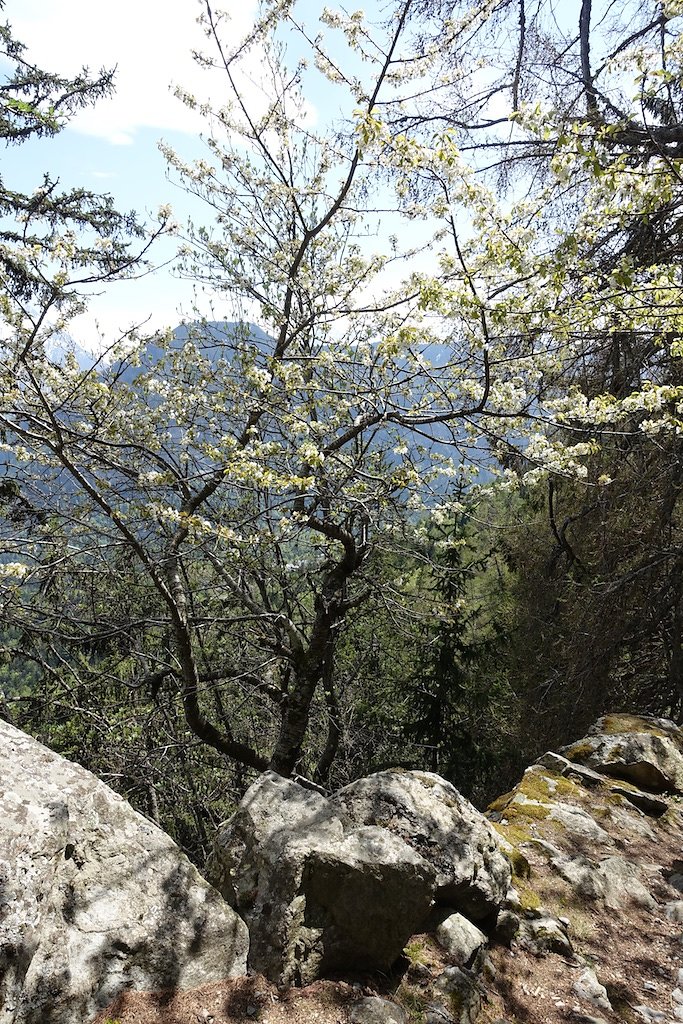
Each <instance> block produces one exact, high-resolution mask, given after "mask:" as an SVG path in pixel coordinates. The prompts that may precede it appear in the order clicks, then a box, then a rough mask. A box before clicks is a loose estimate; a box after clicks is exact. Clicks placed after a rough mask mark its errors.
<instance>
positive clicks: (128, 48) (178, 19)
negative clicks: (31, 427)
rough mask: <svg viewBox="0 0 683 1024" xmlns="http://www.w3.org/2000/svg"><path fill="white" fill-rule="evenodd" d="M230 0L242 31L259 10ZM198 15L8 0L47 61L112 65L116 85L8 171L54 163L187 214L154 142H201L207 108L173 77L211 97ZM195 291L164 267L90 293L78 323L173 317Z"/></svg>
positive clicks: (197, 151) (64, 65)
mask: <svg viewBox="0 0 683 1024" xmlns="http://www.w3.org/2000/svg"><path fill="white" fill-rule="evenodd" d="M226 6H227V5H226ZM230 6H231V7H234V8H235V14H234V19H233V21H234V32H235V34H238V33H240V32H241V31H242V30H243V29H244V27H245V26H247V25H248V24H249V22H250V21H251V19H252V18H253V12H254V7H255V4H254V2H253V0H240V2H239V3H238V4H237V3H231V4H230ZM198 14H199V4H198V3H197V0H117V3H116V4H105V3H94V2H93V0H7V3H6V6H5V10H4V16H5V18H6V20H7V21H9V22H10V24H11V25H12V26H13V29H14V33H15V36H16V37H17V38H18V39H20V40H21V41H23V42H24V43H26V45H27V47H28V56H29V57H30V58H31V59H33V60H34V61H35V62H36V63H37V64H38V65H39V66H41V67H44V68H46V69H48V70H54V71H59V72H60V73H63V74H75V73H77V72H78V71H79V70H80V69H81V68H82V67H83V66H84V65H86V66H87V67H88V68H89V69H90V70H91V71H92V72H94V71H97V70H98V69H99V68H101V67H108V68H110V67H116V68H117V73H116V84H117V88H116V93H115V95H114V96H113V97H112V98H111V99H109V100H104V101H102V102H100V103H98V104H97V105H96V106H95V107H94V108H92V109H88V110H86V111H83V112H82V113H80V114H79V115H78V116H77V117H76V118H75V119H74V120H73V122H72V123H71V124H70V126H69V128H68V129H65V130H64V131H63V132H62V133H61V134H60V135H59V136H58V137H57V138H55V139H45V140H38V141H36V142H31V143H29V144H26V145H24V146H18V147H11V148H9V149H6V150H5V151H4V153H3V158H2V159H3V165H2V167H3V169H2V175H3V178H4V180H5V182H6V183H7V184H8V185H9V186H10V187H12V186H15V187H17V188H22V189H24V190H27V191H31V190H32V189H33V188H35V187H36V186H37V185H38V184H39V183H40V179H41V175H42V173H43V172H44V171H48V170H49V171H50V173H51V174H52V175H53V176H55V175H56V176H58V177H60V179H61V180H62V181H63V182H64V183H65V184H69V185H83V186H84V187H86V188H90V189H93V190H96V191H103V192H109V193H111V194H112V195H113V196H114V198H115V200H116V203H117V206H118V207H119V208H122V209H132V208H135V209H137V210H139V211H140V212H141V213H143V214H144V212H145V211H149V213H150V214H154V213H155V211H156V210H157V209H158V207H159V206H160V205H161V204H164V203H171V204H172V206H173V207H174V210H176V212H177V215H178V219H179V220H180V221H184V220H185V218H186V216H187V214H188V212H190V211H191V209H192V207H191V204H190V203H189V201H188V198H187V197H186V196H185V195H184V194H183V192H182V191H181V190H180V189H179V188H178V187H177V186H175V185H173V184H172V183H171V182H169V181H167V180H166V176H165V161H164V158H163V157H162V155H161V154H160V153H159V151H158V146H157V143H158V140H159V139H161V138H163V139H164V140H165V141H166V142H169V143H171V145H172V146H173V147H174V148H176V149H177V150H179V151H180V152H181V153H183V155H187V156H193V155H194V156H199V155H203V152H204V151H203V149H202V147H201V145H200V143H199V141H198V133H199V131H200V130H201V128H202V122H201V119H200V118H199V117H198V116H197V115H194V114H192V113H191V112H190V111H188V110H187V109H186V108H185V107H184V106H183V104H182V103H181V102H180V101H179V100H178V99H176V98H175V96H174V95H173V85H175V84H178V85H182V86H183V87H185V88H188V89H189V90H191V91H196V92H197V93H198V94H200V95H203V96H205V95H207V94H208V93H210V92H211V83H210V76H207V73H206V72H203V71H201V70H200V69H198V68H197V66H196V64H195V63H194V61H193V60H192V57H191V50H192V48H201V47H202V45H203V43H204V41H205V40H204V37H203V35H202V32H201V30H200V28H199V26H198V25H197V24H196V18H197V15H198ZM213 98H214V99H216V97H215V96H214V97H213ZM195 210H196V207H195ZM174 249H175V243H174V244H173V245H171V244H170V243H169V245H168V246H166V247H165V248H163V249H161V248H160V249H159V250H158V251H157V259H158V260H159V261H162V260H164V259H167V258H170V257H171V256H172V254H173V252H174ZM191 294H192V289H191V286H190V285H189V283H186V282H180V281H177V280H172V279H169V277H168V274H166V273H163V274H159V275H156V276H154V277H150V276H148V277H146V278H145V279H144V280H143V281H140V282H137V283H125V284H120V285H117V286H116V287H114V288H111V289H109V290H108V291H107V293H106V294H104V295H102V296H99V297H96V298H95V299H93V301H92V303H91V314H90V315H89V316H88V317H86V318H84V319H83V320H82V321H81V322H80V323H78V324H77V325H76V328H75V333H77V334H78V336H79V341H82V342H83V343H85V344H87V343H88V338H89V336H90V335H91V334H92V319H93V317H97V319H98V321H99V322H100V324H101V326H102V328H103V330H104V331H105V333H107V334H109V333H110V332H112V331H115V330H117V329H124V328H125V327H126V326H127V325H128V324H129V323H130V322H132V321H139V320H143V319H145V318H146V317H147V316H149V315H151V316H152V320H151V323H152V324H153V325H154V326H161V325H165V324H172V325H173V324H175V323H177V321H178V320H179V313H178V312H177V311H176V308H177V307H178V305H179V304H182V305H184V307H185V310H186V311H188V312H189V305H190V302H191Z"/></svg>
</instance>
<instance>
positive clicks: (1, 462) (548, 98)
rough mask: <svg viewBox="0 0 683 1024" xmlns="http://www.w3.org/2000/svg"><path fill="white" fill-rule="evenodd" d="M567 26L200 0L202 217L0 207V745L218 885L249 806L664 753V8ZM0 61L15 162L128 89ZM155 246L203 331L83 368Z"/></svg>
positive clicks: (674, 126) (165, 338)
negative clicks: (251, 796)
mask: <svg viewBox="0 0 683 1024" xmlns="http://www.w3.org/2000/svg"><path fill="white" fill-rule="evenodd" d="M555 7H556V5H553V4H552V3H550V0H547V2H546V0H540V2H539V3H538V4H536V5H533V7H532V6H531V5H529V4H528V2H527V0H498V2H487V0H484V2H481V3H479V2H470V0H396V2H393V0H392V2H391V3H390V4H388V5H376V4H374V3H373V4H372V5H370V7H369V9H368V10H367V11H366V12H365V13H363V12H362V11H356V12H348V11H345V10H340V11H331V10H328V9H326V8H325V9H323V8H322V6H320V7H318V5H316V4H314V3H313V2H312V0H309V2H306V3H297V2H295V0H262V3H261V4H260V6H259V10H258V13H257V15H256V16H255V19H254V23H253V26H252V28H251V30H250V31H249V33H248V34H247V35H246V36H245V37H244V38H238V37H237V36H236V34H235V32H234V31H233V30H232V29H231V25H230V21H229V18H228V17H227V15H226V14H224V13H221V12H220V11H219V10H218V9H215V8H214V6H213V4H212V3H211V2H208V0H201V2H199V3H198V4H197V13H198V15H199V16H200V17H201V22H202V26H203V28H204V32H205V43H206V49H205V52H204V53H203V54H197V55H196V60H197V62H198V63H199V65H200V66H201V67H203V68H205V69H206V74H207V76H208V77H207V81H208V80H210V81H211V83H212V95H214V96H215V97H217V99H216V102H215V103H207V102H205V101H204V99H203V98H202V97H195V96H193V95H191V94H190V93H189V92H187V91H186V90H184V89H183V88H179V89H178V102H179V103H183V102H184V103H185V104H186V106H187V107H189V108H191V109H192V110H194V111H196V112H198V113H201V115H202V116H203V118H204V122H205V127H204V131H203V135H202V145H203V147H204V155H203V156H202V157H201V158H200V159H197V160H194V161H191V160H186V159H185V158H183V157H182V156H181V155H179V154H178V153H176V152H174V151H173V150H172V149H171V148H170V147H169V146H166V147H165V156H166V159H167V161H168V173H169V174H170V175H171V176H172V177H173V179H174V181H176V182H177V183H178V184H179V185H180V186H181V187H182V188H183V189H185V190H186V191H187V192H189V193H190V194H191V195H192V196H193V197H194V200H195V201H197V202H199V203H200V204H201V205H200V206H199V208H200V209H202V211H203V217H197V218H195V220H194V221H193V222H190V223H188V224H182V225H180V224H178V223H177V222H175V220H174V217H173V212H172V211H171V210H170V209H168V208H166V207H164V208H162V209H161V211H160V212H159V215H158V218H157V219H156V220H154V222H153V223H150V222H149V218H148V217H147V220H146V218H145V215H144V214H142V213H141V214H140V215H136V214H129V213H119V212H117V211H116V209H115V204H114V202H113V200H112V199H111V198H110V197H107V196H101V195H97V194H95V193H93V192H90V191H88V190H86V189H85V188H75V189H67V188H65V187H64V186H62V185H61V184H60V182H59V180H57V179H56V177H55V176H54V175H53V174H52V172H51V170H50V168H49V167H47V168H45V169H44V174H42V173H41V174H40V175H39V176H38V177H37V178H36V180H35V181H34V182H31V183H30V185H27V184H26V183H25V182H12V181H9V180H6V177H5V175H4V174H3V177H2V180H0V208H1V210H2V213H3V218H2V222H1V224H0V275H1V278H2V281H1V285H0V317H1V325H2V326H1V328H0V330H1V334H0V609H1V616H2V627H1V629H2V631H1V634H0V652H1V655H2V667H1V669H0V681H1V683H2V691H3V696H2V703H1V706H0V713H1V714H2V715H3V716H5V717H7V718H8V719H9V720H10V721H11V722H12V723H14V724H15V725H17V726H19V727H20V728H22V729H25V730H26V731H28V732H30V733H32V734H34V735H36V736H37V737H39V738H40V739H42V740H44V741H45V742H47V743H48V744H49V745H50V746H51V747H52V748H53V749H55V750H57V751H59V752H62V753H64V754H65V755H66V756H68V757H71V758H74V759H76V760H78V761H79V762H81V763H82V764H83V765H85V766H86V767H88V768H89V769H91V770H93V771H94V772H96V773H97V774H98V775H100V777H102V778H104V779H105V780H106V781H107V782H109V783H110V784H111V785H112V786H113V787H114V788H116V789H117V790H119V791H120V792H121V793H123V794H124V795H125V796H127V797H129V798H130V799H131V801H132V802H133V804H134V805H135V806H136V807H138V808H139V809H142V810H143V811H144V812H145V813H146V814H148V815H150V816H151V817H152V818H154V819H155V820H156V821H157V822H159V823H161V824H162V825H163V827H164V828H165V829H167V831H169V832H170V833H171V835H173V836H174V837H175V838H176V839H177V840H178V841H179V842H180V844H181V845H182V846H183V847H184V848H185V849H187V850H188V852H190V853H191V855H192V856H194V857H195V858H196V859H198V860H202V859H203V857H204V855H205V853H206V851H207V848H208V845H209V841H210V834H211V829H212V827H213V825H215V824H216V823H217V822H218V821H220V820H221V819H223V818H224V817H225V816H226V815H227V814H228V813H230V812H231V810H232V809H233V808H234V807H235V805H236V803H237V802H238V801H239V799H240V798H241V796H242V795H243V793H244V791H245V789H246V788H247V786H248V785H249V784H250V782H252V781H253V779H254V777H255V773H258V772H262V771H264V770H266V769H272V770H274V771H275V772H277V773H278V774H280V775H282V776H285V777H292V778H295V779H297V780H298V781H300V782H303V784H304V785H306V786H308V787H312V788H315V789H319V790H321V791H323V792H326V791H329V790H331V789H333V788H336V787H338V786H339V785H342V784H346V783H348V782H350V781H352V780H354V779H356V778H358V777H360V776H362V775H365V774H367V773H369V772H372V771H375V770H378V769H381V768H387V767H391V766H403V767H407V768H426V769H429V770H432V771H437V772H439V773H440V774H442V775H444V776H445V777H446V778H447V779H448V780H450V781H452V782H453V783H454V784H455V785H456V786H457V787H458V789H460V790H461V791H462V792H463V793H465V794H466V795H467V796H470V797H471V798H472V799H473V800H474V801H475V802H478V803H480V804H483V803H484V802H486V800H487V799H489V798H490V797H492V796H493V795H494V794H495V793H499V792H500V791H501V790H502V789H504V788H505V787H506V785H507V784H508V783H511V782H512V781H513V779H514V778H515V777H516V775H517V774H518V771H519V768H520V766H521V765H522V764H524V763H528V761H529V759H530V758H531V757H533V756H534V755H536V754H538V753H539V752H541V751H542V750H544V749H546V748H547V747H549V746H551V745H557V744H558V743H559V742H562V741H567V740H568V739H570V738H571V737H572V736H578V735H581V734H582V733H583V732H584V731H585V729H586V727H587V726H588V725H589V724H590V723H591V722H592V721H593V720H594V719H595V718H596V717H597V716H598V715H599V714H601V713H604V712H606V711H626V712H628V711H634V712H639V713H645V712H648V713H653V714H656V715H666V716H668V717H670V718H672V719H673V720H675V721H676V722H679V723H680V722H681V721H683V647H682V630H683V582H682V581H683V575H682V572H681V570H682V568H683V547H682V544H681V540H682V537H681V534H680V533H679V530H680V529H681V522H680V520H681V513H680V506H679V500H680V494H681V486H682V484H683V461H682V452H681V444H682V442H681V428H682V420H681V409H682V408H683V405H682V403H683V375H682V363H681V359H682V357H683V340H682V335H681V324H682V319H681V318H682V316H683V302H682V298H683V296H682V292H681V255H682V253H683V235H682V231H683V220H682V208H683V185H682V180H683V179H682V178H681V174H682V172H683V89H682V86H681V83H682V75H683V69H682V66H681V61H682V57H683V14H682V13H681V12H682V10H683V9H682V8H681V5H680V4H679V3H678V2H676V0H663V2H661V0H646V2H644V3H641V4H639V5H635V4H631V3H624V4H617V5H615V4H609V3H596V2H593V3H592V2H591V0H582V2H580V3H579V2H577V3H570V4H566V5H564V6H563V9H562V14H561V16H560V15H559V14H558V13H557V12H556V10H555ZM1 43H2V53H3V58H4V63H3V67H4V68H5V69H9V70H6V71H5V72H4V74H5V77H4V80H3V83H2V86H1V88H0V110H1V113H2V117H1V120H0V133H1V134H2V137H3V138H4V140H5V143H6V146H8V147H10V146H21V145H22V143H24V142H26V141H27V140H29V139H31V138H33V137H36V136H44V137H49V136H53V135H56V134H57V133H59V132H61V131H62V130H68V124H69V120H70V118H71V117H72V116H73V115H74V114H75V113H76V111H77V110H78V109H79V108H81V107H82V106H83V105H88V104H97V102H98V100H101V99H102V98H103V97H105V96H106V95H107V94H108V93H109V92H110V91H111V90H112V89H113V88H115V86H116V79H115V74H114V72H113V71H103V72H102V73H101V74H100V75H99V76H94V77H93V76H91V75H89V74H88V73H87V72H84V73H83V74H82V75H81V76H79V77H77V78H68V77H65V78H63V77H60V76H58V75H55V74H52V73H47V72H44V71H42V70H41V69H40V68H39V67H37V66H35V64H34V63H33V62H32V58H31V54H30V52H29V51H28V50H27V49H26V48H25V47H23V46H22V44H21V42H20V41H18V40H17V39H16V38H15V36H14V34H13V32H12V29H11V28H10V27H9V26H8V27H5V28H3V29H2V30H1ZM85 62H86V61H85V60H84V63H85ZM217 81H220V83H221V89H220V91H219V90H217V89H216V82H217ZM41 170H42V169H41ZM161 236H166V238H167V239H168V238H174V239H175V240H176V242H177V256H176V258H175V262H174V272H175V273H176V274H177V275H178V276H179V277H183V278H188V277H189V278H191V279H192V280H193V281H194V282H196V285H197V296H198V298H197V308H196V309H195V310H194V311H193V312H192V314H191V315H188V316H187V317H186V320H185V321H184V322H183V323H182V324H181V325H180V327H179V328H178V326H177V324H178V314H177V311H176V310H175V308H174V307H173V296H172V294H170V292H169V306H168V309H164V310H163V311H162V312H163V315H164V317H165V318H167V322H168V325H169V327H168V330H167V331H165V332H163V331H162V332H154V333H150V332H146V331H145V329H144V328H141V327H139V326H138V327H136V328H134V327H133V326H132V325H131V327H130V329H123V330H122V331H121V332H120V334H119V335H118V336H112V337H109V338H105V339H99V340H98V339H96V338H93V341H92V348H93V351H94V355H93V359H92V363H91V364H85V363H84V361H83V359H82V357H79V358H77V355H76V353H75V351H73V345H72V344H71V343H70V329H71V325H72V323H73V321H74V319H75V318H76V317H77V316H79V315H80V314H81V313H82V311H83V309H84V306H85V305H86V304H87V301H88V295H89V294H91V293H92V292H93V291H97V290H103V289H105V288H106V289H108V288H113V289H115V288H116V287H117V282H118V281H119V280H121V279H126V278H130V277H134V276H139V275H144V274H153V273H155V272H156V273H159V272H160V271H159V270H158V269H157V270H155V265H156V261H157V256H156V251H157V250H156V246H157V245H158V244H159V241H160V238H161ZM202 288H206V289H208V290H209V291H210V292H211V294H212V295H214V296H216V295H218V296H220V297H221V301H223V300H224V302H225V306H224V309H225V310H228V311H229V315H226V316H223V313H222V312H221V313H220V315H218V314H217V313H216V311H215V310H214V309H211V308H208V306H207V307H203V306H202V304H201V295H202ZM222 308H223V307H222ZM157 312H158V311H157Z"/></svg>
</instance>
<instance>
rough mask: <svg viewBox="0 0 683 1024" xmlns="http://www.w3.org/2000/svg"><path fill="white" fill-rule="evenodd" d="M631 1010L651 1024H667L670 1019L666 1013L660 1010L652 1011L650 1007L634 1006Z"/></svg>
mask: <svg viewBox="0 0 683 1024" xmlns="http://www.w3.org/2000/svg"><path fill="white" fill-rule="evenodd" d="M633 1009H634V1010H635V1012H636V1013H637V1014H639V1016H640V1017H641V1018H642V1019H643V1020H646V1021H649V1022H652V1024H668V1022H669V1020H670V1018H669V1015H668V1013H662V1011H661V1010H653V1009H652V1007H651V1006H644V1005H643V1006H634V1007H633Z"/></svg>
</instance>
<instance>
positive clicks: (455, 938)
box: [435, 914, 488, 967]
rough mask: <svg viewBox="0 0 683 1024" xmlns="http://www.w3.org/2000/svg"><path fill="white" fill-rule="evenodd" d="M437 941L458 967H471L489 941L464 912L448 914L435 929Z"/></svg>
mask: <svg viewBox="0 0 683 1024" xmlns="http://www.w3.org/2000/svg"><path fill="white" fill-rule="evenodd" d="M435 935H436V939H437V941H438V942H439V943H440V945H442V946H443V948H444V949H445V950H447V951H448V953H449V954H450V956H451V958H452V960H453V963H454V964H455V965H456V966H458V967H469V966H470V965H471V964H472V963H473V961H474V960H475V959H476V958H477V956H478V954H479V953H481V952H482V951H483V950H484V949H485V947H486V944H487V942H488V940H487V938H486V935H484V933H483V932H482V931H480V930H479V928H477V926H476V925H474V924H472V922H471V921H468V919H467V918H466V917H463V915H462V914H448V916H446V917H444V918H443V920H442V921H441V923H440V924H438V925H437V927H436V929H435Z"/></svg>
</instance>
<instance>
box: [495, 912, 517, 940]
mask: <svg viewBox="0 0 683 1024" xmlns="http://www.w3.org/2000/svg"><path fill="white" fill-rule="evenodd" d="M520 921H521V918H520V916H519V914H516V913H515V912H514V911H512V910H501V912H500V914H499V915H498V918H497V920H496V938H497V939H498V941H499V942H502V943H504V944H505V945H506V946H509V945H510V943H511V942H512V941H513V939H514V938H515V936H516V935H517V932H518V931H519V928H520Z"/></svg>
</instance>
